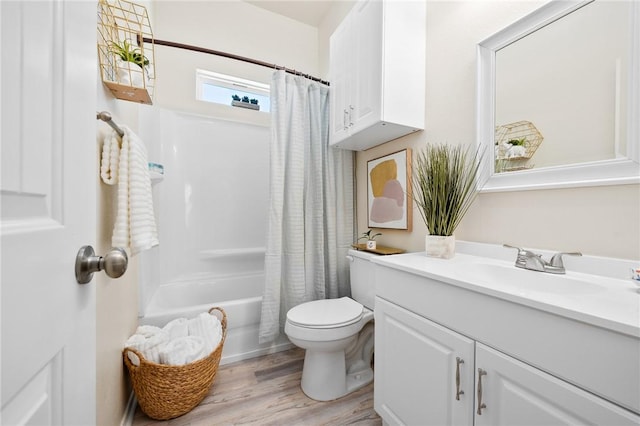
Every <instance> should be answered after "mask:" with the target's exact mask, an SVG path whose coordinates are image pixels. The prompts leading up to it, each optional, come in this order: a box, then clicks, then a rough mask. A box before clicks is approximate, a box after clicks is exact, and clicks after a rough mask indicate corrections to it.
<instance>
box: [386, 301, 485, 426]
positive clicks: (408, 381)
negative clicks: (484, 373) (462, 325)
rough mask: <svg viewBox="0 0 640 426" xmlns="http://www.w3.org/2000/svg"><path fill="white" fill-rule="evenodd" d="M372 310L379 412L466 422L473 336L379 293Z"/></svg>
mask: <svg viewBox="0 0 640 426" xmlns="http://www.w3.org/2000/svg"><path fill="white" fill-rule="evenodd" d="M374 312H375V321H376V327H375V354H376V356H375V386H374V406H375V410H376V411H377V412H378V414H380V416H381V417H382V418H383V419H384V420H385V422H386V423H388V424H393V425H396V424H398V425H440V426H441V425H456V424H460V425H470V424H471V422H472V421H473V390H474V386H473V372H474V362H473V355H474V342H473V341H472V340H470V339H467V338H466V337H463V336H461V335H459V334H457V333H455V332H453V331H451V330H448V329H446V328H444V327H441V326H439V325H437V324H435V323H433V322H431V321H429V320H427V319H425V318H423V317H420V316H418V315H416V314H414V313H412V312H410V311H407V310H405V309H403V308H400V307H398V306H397V305H394V304H392V303H389V302H387V301H385V300H384V299H381V298H379V297H376V304H375V311H374ZM457 359H459V360H460V361H462V362H461V363H459V362H458V361H457ZM457 372H458V373H459V383H460V387H459V389H460V391H461V392H457V386H456V373H457ZM456 396H458V398H456Z"/></svg>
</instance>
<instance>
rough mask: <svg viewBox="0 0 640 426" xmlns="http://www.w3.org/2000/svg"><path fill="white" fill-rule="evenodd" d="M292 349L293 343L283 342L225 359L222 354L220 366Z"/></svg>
mask: <svg viewBox="0 0 640 426" xmlns="http://www.w3.org/2000/svg"><path fill="white" fill-rule="evenodd" d="M293 347H294V345H293V343H291V342H283V343H279V344H275V345H272V346H269V347H268V348H264V349H256V350H253V351H249V352H243V353H240V354H235V355H231V356H226V357H225V356H224V353H223V357H222V358H221V359H220V365H225V364H231V363H233V362H238V361H243V360H245V359H250V358H255V357H258V356H262V355H269V354H274V353H276V352H282V351H286V350H289V349H291V348H293Z"/></svg>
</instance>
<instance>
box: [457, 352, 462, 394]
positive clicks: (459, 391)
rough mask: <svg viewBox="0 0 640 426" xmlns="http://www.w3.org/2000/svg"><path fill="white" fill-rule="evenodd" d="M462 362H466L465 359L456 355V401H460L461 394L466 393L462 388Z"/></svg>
mask: <svg viewBox="0 0 640 426" xmlns="http://www.w3.org/2000/svg"><path fill="white" fill-rule="evenodd" d="M460 364H464V360H463V359H462V358H460V357H459V356H457V357H456V401H460V395H464V391H463V390H461V389H460Z"/></svg>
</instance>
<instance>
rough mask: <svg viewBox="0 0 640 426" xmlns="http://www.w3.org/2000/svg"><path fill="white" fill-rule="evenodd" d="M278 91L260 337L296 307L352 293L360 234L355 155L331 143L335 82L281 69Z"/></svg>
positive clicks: (270, 334)
mask: <svg viewBox="0 0 640 426" xmlns="http://www.w3.org/2000/svg"><path fill="white" fill-rule="evenodd" d="M271 93H272V95H271V98H272V99H271V120H272V124H271V126H272V128H271V144H270V159H271V160H270V161H271V163H270V166H271V167H270V189H269V210H268V211H269V223H268V231H267V251H266V256H265V277H266V284H265V290H264V294H263V304H262V315H261V322H260V342H270V341H273V340H274V339H276V338H277V337H278V335H279V334H280V331H281V329H282V327H283V326H284V323H285V320H286V312H287V311H288V310H289V309H290V308H292V307H294V306H296V305H298V304H300V303H303V302H307V301H310V300H315V299H324V298H336V297H340V296H345V295H348V294H349V282H348V268H347V261H346V258H345V256H346V254H347V251H348V249H349V247H350V244H351V243H352V242H353V238H354V235H353V212H354V208H353V189H354V188H353V153H352V152H350V151H344V150H340V149H331V148H329V140H328V139H329V138H328V135H329V104H328V97H329V96H328V87H327V86H324V85H321V84H319V83H317V82H313V81H311V80H308V79H306V78H304V77H300V76H293V75H290V74H286V73H285V72H284V71H276V72H275V73H274V74H273V77H272V84H271ZM290 112H293V113H295V115H293V116H292V115H289V114H290Z"/></svg>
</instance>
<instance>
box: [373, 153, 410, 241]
mask: <svg viewBox="0 0 640 426" xmlns="http://www.w3.org/2000/svg"><path fill="white" fill-rule="evenodd" d="M410 195H411V150H410V149H408V148H407V149H403V150H402V151H398V152H395V153H393V154H389V155H385V156H384V157H380V158H376V159H374V160H370V161H368V162H367V217H368V227H369V228H389V229H406V230H408V231H410V230H411V224H412V223H411V216H412V215H411V211H412V209H411V205H410V201H411V200H410V199H411V196H410Z"/></svg>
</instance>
